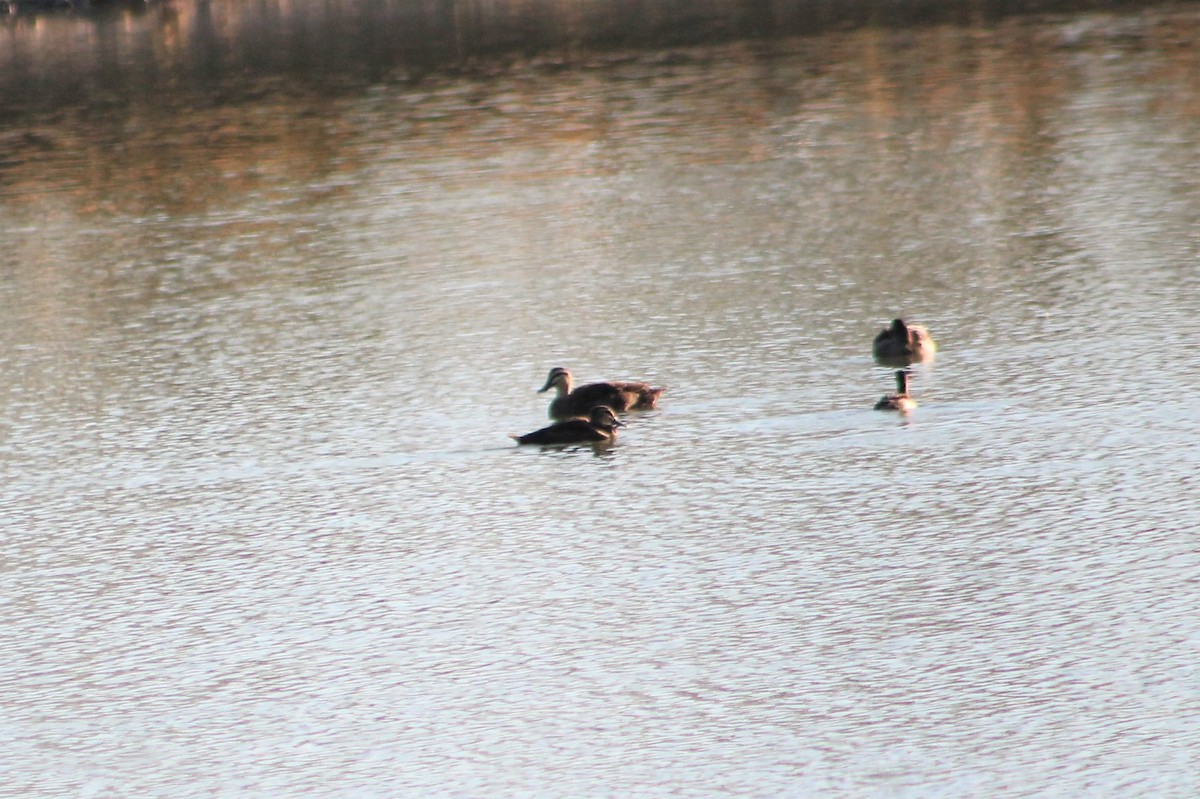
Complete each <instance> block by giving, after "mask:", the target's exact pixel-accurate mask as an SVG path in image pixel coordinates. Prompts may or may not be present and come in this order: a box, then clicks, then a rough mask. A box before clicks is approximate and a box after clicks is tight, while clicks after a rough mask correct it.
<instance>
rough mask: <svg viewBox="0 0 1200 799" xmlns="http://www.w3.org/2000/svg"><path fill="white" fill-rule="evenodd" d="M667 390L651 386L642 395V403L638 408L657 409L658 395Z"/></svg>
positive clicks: (662, 387)
mask: <svg viewBox="0 0 1200 799" xmlns="http://www.w3.org/2000/svg"><path fill="white" fill-rule="evenodd" d="M666 390H667V387H666V386H651V387H650V388H648V389H646V391H645V392H644V393H643V394H642V397H641V401H640V402H639V403H638V406H639V407H641V408H656V407H658V395H659V394H662V393H663V392H664V391H666Z"/></svg>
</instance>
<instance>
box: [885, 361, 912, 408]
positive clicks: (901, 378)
mask: <svg viewBox="0 0 1200 799" xmlns="http://www.w3.org/2000/svg"><path fill="white" fill-rule="evenodd" d="M916 407H917V401H916V400H915V399H913V398H912V397H911V396H909V394H908V372H906V371H904V370H903V369H900V370H897V372H896V390H895V391H892V392H890V393H888V394H884V395H883V396H882V397H880V398H879V402H876V403H875V410H877V411H900V412H901V413H908V412H909V411H911V410H912V409H913V408H916Z"/></svg>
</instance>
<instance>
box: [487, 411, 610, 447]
mask: <svg viewBox="0 0 1200 799" xmlns="http://www.w3.org/2000/svg"><path fill="white" fill-rule="evenodd" d="M624 426H625V423H624V422H622V421H621V420H620V419H618V418H617V417H616V415H615V414H613V412H612V408H609V407H608V406H607V405H597V406H596V407H594V408H592V412H591V414H590V415H589V417H588V418H587V419H568V420H566V421H565V422H555V423H554V424H552V425H550V426H549V427H543V428H542V429H541V430H534V431H533V432H532V433H526V434H525V435H523V436H518V435H513V434H512V433H510V434H509V438H512V439H515V440H516V442H517V443H518V444H540V445H542V446H549V445H554V444H611V443H613V442H614V441H616V440H617V428H618V427H624Z"/></svg>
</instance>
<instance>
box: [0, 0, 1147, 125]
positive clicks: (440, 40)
mask: <svg viewBox="0 0 1200 799" xmlns="http://www.w3.org/2000/svg"><path fill="white" fill-rule="evenodd" d="M1147 5H1149V4H1148V3H1146V2H1136V1H1135V0H774V1H772V0H656V2H645V0H591V2H577V1H575V2H573V1H571V0H531V2H524V3H519V4H517V3H512V4H510V3H503V2H500V3H490V2H483V1H482V0H403V1H402V0H391V1H390V2H386V1H385V2H361V0H322V1H321V2H316V1H315V0H309V1H308V2H304V1H301V2H296V3H286V4H285V3H270V2H264V3H244V2H236V1H235V0H195V2H182V1H181V0H149V1H148V2H143V1H142V0H138V1H137V2H128V1H126V0H108V1H107V2H96V0H88V1H85V0H0V7H2V8H3V9H4V10H5V11H6V12H8V13H6V14H5V15H4V16H3V17H2V18H0V113H5V112H8V113H9V114H11V113H12V112H14V111H19V110H21V109H22V108H40V109H45V108H47V107H54V106H58V105H61V104H64V103H71V102H78V101H80V100H84V99H87V100H90V101H92V102H95V101H97V100H99V101H100V102H121V100H122V98H123V97H125V96H126V93H127V92H134V93H141V94H144V95H149V96H154V95H156V94H158V95H161V94H162V93H163V92H175V91H179V90H180V89H189V90H191V91H199V90H202V89H205V88H207V89H208V90H209V91H211V92H213V93H214V98H215V99H217V100H220V99H222V97H223V96H224V95H226V94H228V93H229V92H236V91H238V88H237V87H239V86H247V85H252V84H254V83H255V82H256V81H261V80H263V79H264V78H281V79H287V80H292V81H297V82H301V83H303V84H304V85H306V86H310V87H312V86H316V87H325V88H328V89H333V90H337V89H339V88H344V87H345V86H346V85H347V84H351V85H361V84H362V83H363V82H364V81H367V82H371V81H376V80H383V79H388V80H395V79H400V80H411V81H419V80H421V79H422V78H423V77H424V76H427V75H429V74H431V73H450V74H461V73H470V74H487V73H488V72H490V71H492V70H496V69H503V68H504V66H505V64H506V63H507V62H509V61H512V60H514V59H530V58H536V59H540V60H541V61H542V62H543V63H544V66H545V68H547V69H553V68H559V69H570V68H574V67H576V66H578V65H579V61H580V58H581V55H582V54H583V53H595V52H597V51H601V52H603V51H618V50H640V49H657V48H665V47H679V46H688V45H699V44H710V43H716V42H724V41H732V40H769V39H773V38H782V37H794V36H807V35H813V34H819V33H824V32H828V31H832V30H842V29H850V28H856V27H862V26H869V25H877V26H888V27H903V26H914V25H930V24H942V23H970V24H980V23H985V22H988V21H990V20H996V19H999V18H1002V17H1006V16H1010V15H1015V14H1024V13H1031V12H1035V13H1069V12H1077V11H1084V10H1109V11H1115V10H1120V9H1134V8H1145V7H1146V6H1147ZM46 9H53V12H52V13H50V12H47V11H45V10H46ZM63 9H66V10H63Z"/></svg>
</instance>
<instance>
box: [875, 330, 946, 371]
mask: <svg viewBox="0 0 1200 799" xmlns="http://www.w3.org/2000/svg"><path fill="white" fill-rule="evenodd" d="M871 351H872V353H873V354H874V355H875V360H877V361H882V362H885V363H893V364H895V365H896V366H908V365H909V364H910V363H918V362H923V361H932V360H933V356H934V354H935V353H936V352H937V344H936V343H935V342H934V340H933V336H931V335H929V331H928V330H926V329H925V328H924V327H922V326H921V325H910V324H908V323H907V322H905V321H904V320H903V319H893V320H892V324H891V326H890V327H885V328H884V329H883V330H881V331H879V335H877V336H875V342H874V344H873V345H872V347H871Z"/></svg>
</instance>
